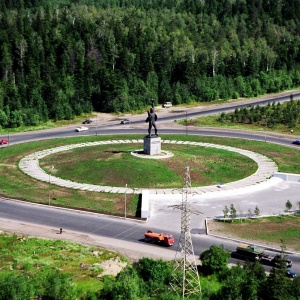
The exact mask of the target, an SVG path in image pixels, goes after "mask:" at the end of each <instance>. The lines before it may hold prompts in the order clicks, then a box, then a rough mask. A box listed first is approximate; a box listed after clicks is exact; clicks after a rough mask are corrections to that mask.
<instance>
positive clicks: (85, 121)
mask: <svg viewBox="0 0 300 300" xmlns="http://www.w3.org/2000/svg"><path fill="white" fill-rule="evenodd" d="M92 122H93V121H92V120H90V119H86V120H84V121H83V122H82V124H91V123H92Z"/></svg>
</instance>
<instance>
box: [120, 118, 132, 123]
mask: <svg viewBox="0 0 300 300" xmlns="http://www.w3.org/2000/svg"><path fill="white" fill-rule="evenodd" d="M129 123H131V121H130V120H129V119H124V120H122V121H121V124H129Z"/></svg>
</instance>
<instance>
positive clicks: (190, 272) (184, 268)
mask: <svg viewBox="0 0 300 300" xmlns="http://www.w3.org/2000/svg"><path fill="white" fill-rule="evenodd" d="M191 195H192V185H191V178H190V170H189V167H186V172H185V178H184V185H183V188H182V204H181V205H174V206H173V207H174V208H178V209H181V234H180V239H179V243H178V248H177V251H176V255H175V266H174V270H173V273H172V280H171V287H172V289H173V290H174V291H175V292H176V293H177V294H179V295H180V294H182V298H185V297H187V298H188V297H189V296H190V295H195V294H199V295H200V294H201V285H200V278H199V274H198V269H197V264H196V260H195V256H194V249H193V244H192V238H191V231H190V218H191V213H196V214H199V213H200V212H197V211H192V210H191V206H190V203H189V200H190V198H191Z"/></svg>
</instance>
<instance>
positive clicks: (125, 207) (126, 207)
mask: <svg viewBox="0 0 300 300" xmlns="http://www.w3.org/2000/svg"><path fill="white" fill-rule="evenodd" d="M126 193H127V183H126V190H125V195H124V196H125V199H124V200H125V205H124V206H125V212H124V219H126V214H127V203H126V202H127V199H126Z"/></svg>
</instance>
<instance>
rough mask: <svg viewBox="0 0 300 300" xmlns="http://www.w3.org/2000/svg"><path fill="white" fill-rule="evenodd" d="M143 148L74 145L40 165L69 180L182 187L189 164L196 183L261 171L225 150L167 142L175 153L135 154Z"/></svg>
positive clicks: (136, 185) (224, 180) (228, 180)
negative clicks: (158, 156) (161, 155)
mask: <svg viewBox="0 0 300 300" xmlns="http://www.w3.org/2000/svg"><path fill="white" fill-rule="evenodd" d="M140 147H141V145H140V144H138V143H137V144H132V143H130V144H110V145H101V146H91V147H84V148H74V149H72V150H68V151H65V152H59V153H57V154H52V155H49V156H47V157H45V158H43V159H41V160H40V166H41V167H42V168H44V169H45V170H47V171H48V170H49V166H52V165H53V166H54V167H55V168H54V170H55V171H54V173H53V172H52V173H53V175H55V176H57V177H60V178H63V179H67V180H72V181H76V182H80V183H88V184H95V185H105V186H125V185H126V184H127V185H128V186H130V187H132V188H179V187H181V186H182V184H183V178H184V174H185V168H186V166H188V167H189V168H190V175H191V182H192V185H193V186H206V185H213V184H218V183H220V182H222V183H228V182H232V181H236V180H240V179H242V178H245V177H247V176H250V175H252V174H253V173H254V172H255V171H256V170H257V164H256V163H255V162H254V161H253V160H251V159H250V158H249V157H246V156H243V155H241V154H239V153H236V152H232V151H227V150H224V149H217V148H207V147H201V146H196V145H190V144H188V145H169V144H163V146H162V148H163V150H166V151H170V152H172V153H173V154H174V156H173V157H170V158H166V159H157V160H156V159H143V158H139V157H135V156H133V155H132V154H131V152H132V151H135V150H138V149H140Z"/></svg>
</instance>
